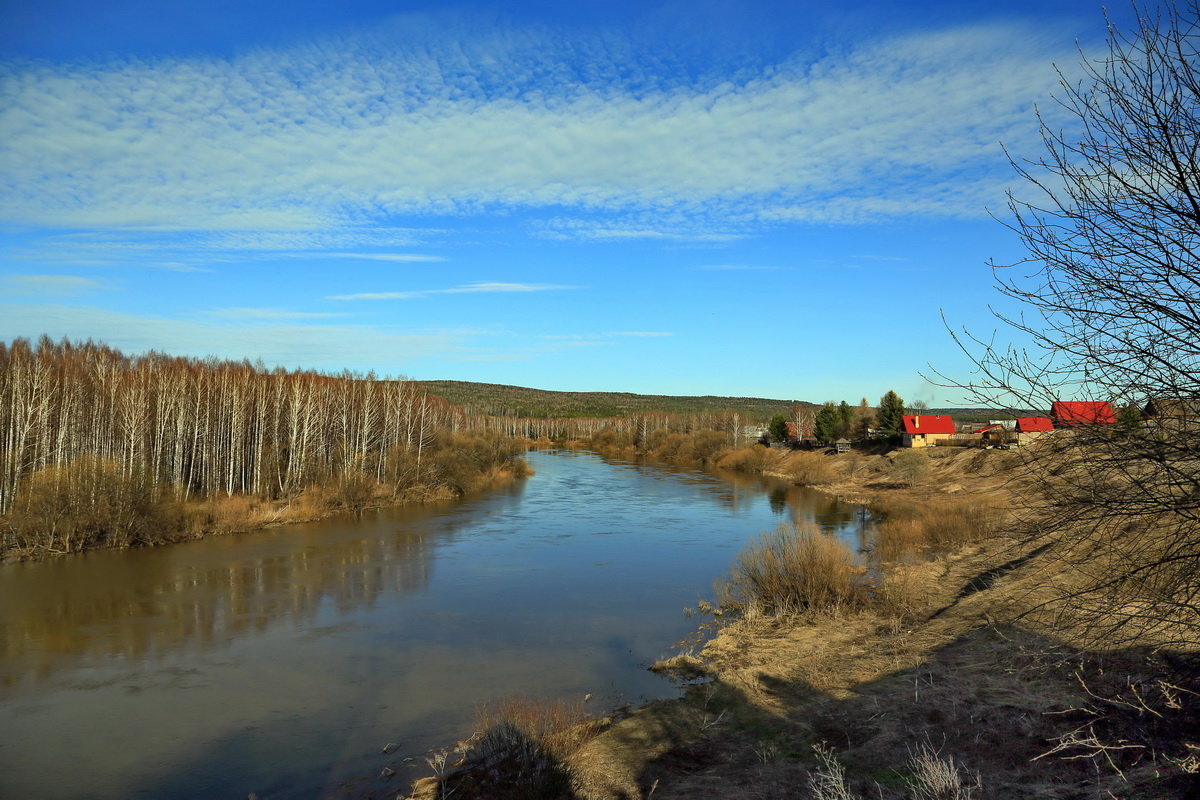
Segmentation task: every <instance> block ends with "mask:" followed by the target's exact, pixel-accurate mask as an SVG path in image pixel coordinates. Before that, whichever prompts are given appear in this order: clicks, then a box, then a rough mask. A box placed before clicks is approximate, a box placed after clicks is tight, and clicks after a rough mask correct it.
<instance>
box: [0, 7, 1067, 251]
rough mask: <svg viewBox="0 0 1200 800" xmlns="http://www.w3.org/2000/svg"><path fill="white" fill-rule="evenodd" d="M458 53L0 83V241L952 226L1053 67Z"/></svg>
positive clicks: (590, 46)
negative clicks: (184, 234) (661, 226)
mask: <svg viewBox="0 0 1200 800" xmlns="http://www.w3.org/2000/svg"><path fill="white" fill-rule="evenodd" d="M459 36H460V37H461V38H460V39H459V40H455V41H439V40H436V39H433V40H430V39H429V38H428V37H426V38H421V37H420V36H417V35H416V34H414V33H413V32H412V31H409V30H406V29H403V28H399V29H395V30H392V31H391V32H389V33H373V34H369V35H368V34H363V35H360V36H357V37H355V36H349V37H343V38H341V39H337V40H331V41H327V42H321V43H316V44H309V45H304V46H296V47H291V48H277V49H274V50H264V51H257V52H253V53H249V54H246V55H243V56H239V57H235V58H230V59H201V58H193V59H162V60H156V61H133V60H123V61H111V62H107V63H100V64H89V65H78V64H72V65H54V64H44V63H20V64H10V65H8V66H7V68H6V69H5V70H4V71H3V72H2V73H0V76H2V78H0V80H2V84H0V109H2V111H0V138H2V139H3V141H4V142H5V144H6V147H5V148H4V149H3V150H2V151H0V175H3V176H4V177H3V179H2V183H0V188H2V189H3V191H0V215H3V217H4V218H5V219H7V220H9V221H10V222H16V223H23V224H28V225H36V226H71V227H80V228H90V229H103V228H119V227H135V228H143V229H144V228H157V229H162V230H168V231H169V230H206V231H216V230H223V231H230V232H238V231H247V232H251V231H309V230H333V229H338V228H340V227H349V226H358V227H359V228H361V227H362V225H363V224H364V222H365V223H367V224H382V223H383V221H384V220H385V219H387V218H388V217H389V215H395V214H416V215H419V214H434V213H436V214H452V215H454V214H475V213H479V212H481V211H488V210H490V209H501V210H503V209H514V208H515V209H541V208H554V209H556V210H557V211H561V210H563V209H566V210H567V214H568V215H574V216H575V217H577V218H576V219H572V218H571V217H564V218H563V219H562V221H560V223H558V224H556V225H555V226H554V227H553V228H552V233H553V234H554V235H562V236H578V237H588V236H593V237H596V238H623V237H647V236H654V235H658V234H656V228H655V227H654V220H655V218H656V217H657V216H658V215H660V214H667V215H671V214H674V215H679V214H681V213H682V214H686V215H687V216H688V217H689V218H691V219H693V220H698V221H700V223H701V225H700V226H699V228H698V229H696V230H692V231H688V232H687V233H690V234H692V235H697V236H703V235H704V232H703V230H702V228H703V227H704V223H706V222H708V223H713V224H716V222H717V221H718V220H720V221H722V224H733V225H735V226H740V227H742V228H745V227H747V226H748V227H750V228H754V227H759V226H763V225H771V224H779V223H787V222H789V221H794V220H801V221H824V222H846V221H857V220H863V219H877V218H881V217H895V216H901V215H904V214H913V213H917V214H934V215H942V216H947V215H948V216H965V215H976V214H979V213H981V211H982V207H983V206H984V205H985V204H987V203H999V202H1002V199H1003V196H1002V189H1003V181H1004V180H1006V179H1007V177H1008V175H1009V174H1010V171H1009V170H1008V168H1007V166H1006V164H1005V162H1004V161H1003V156H1002V154H1001V153H1000V152H999V149H998V147H997V142H999V141H1005V142H1007V143H1009V144H1012V145H1015V146H1017V147H1018V149H1019V148H1020V147H1021V146H1022V145H1024V144H1032V137H1034V136H1036V130H1034V129H1033V126H1032V125H1031V111H1030V107H1031V103H1032V101H1033V100H1034V99H1036V98H1037V97H1039V96H1044V93H1045V91H1046V90H1047V89H1048V88H1050V87H1051V86H1052V85H1053V83H1054V81H1055V76H1054V74H1053V72H1052V71H1051V70H1050V68H1049V64H1050V62H1051V61H1052V60H1054V59H1055V58H1056V57H1057V58H1058V60H1060V61H1067V62H1069V63H1073V62H1074V61H1075V59H1074V58H1073V57H1072V56H1071V54H1070V52H1062V51H1059V50H1057V49H1056V48H1057V45H1052V44H1050V43H1049V40H1048V39H1045V38H1042V37H1041V36H1040V35H1039V34H1038V33H1037V32H1036V31H1033V30H1030V29H1027V28H1020V27H1014V26H1010V25H987V26H979V27H973V28H967V29H956V30H947V31H943V32H940V33H926V34H913V35H908V36H905V37H901V38H892V39H882V40H872V41H864V42H860V43H857V44H855V45H853V46H848V47H845V48H841V49H836V50H831V51H830V52H828V53H826V54H823V55H821V56H820V57H819V58H816V59H812V58H806V57H800V56H796V57H794V58H792V59H790V60H785V61H783V62H781V63H775V64H769V65H761V66H760V68H758V69H747V68H744V67H743V68H740V69H738V70H736V71H733V70H731V71H730V72H729V74H727V75H723V74H720V70H719V69H713V70H711V71H709V72H708V73H706V74H705V75H704V76H703V77H699V78H697V77H694V76H691V75H690V73H688V72H687V71H686V70H665V71H663V70H661V69H659V68H658V67H659V65H660V63H661V59H660V58H659V56H658V54H655V53H652V52H650V51H649V50H648V49H647V50H646V52H638V50H637V48H634V47H626V48H616V47H612V46H610V45H611V43H610V42H605V41H603V40H602V39H600V38H597V39H596V40H594V41H592V40H588V41H571V40H563V38H562V37H555V36H552V35H550V34H547V33H541V32H537V31H520V32H512V31H510V32H508V33H503V32H502V33H499V34H487V35H484V34H479V33H471V32H466V33H460V34H459ZM614 53H615V54H616V55H614ZM667 235H674V234H671V233H670V232H668V234H667ZM714 235H720V234H714Z"/></svg>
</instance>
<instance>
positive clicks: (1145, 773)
mask: <svg viewBox="0 0 1200 800" xmlns="http://www.w3.org/2000/svg"><path fill="white" fill-rule="evenodd" d="M889 457H890V456H889V455H880V456H877V457H873V458H879V459H889ZM931 461H932V462H933V469H932V470H931V471H930V474H929V475H927V476H925V477H924V479H923V480H921V481H919V482H914V483H913V484H911V485H905V484H901V483H896V482H892V481H889V480H886V479H882V480H881V479H880V476H881V475H886V469H872V468H866V469H862V470H861V472H860V474H858V475H854V474H851V475H841V476H839V477H841V480H833V481H830V482H828V483H825V484H823V485H817V486H813V487H812V488H816V489H820V490H821V491H823V492H826V493H828V494H831V495H834V496H837V497H839V498H841V499H844V500H849V501H853V502H858V503H865V504H868V505H880V504H882V505H886V504H888V503H892V502H905V503H912V502H919V503H923V504H930V503H932V504H936V503H937V502H938V501H939V500H940V499H948V498H950V497H961V496H963V495H968V496H969V495H971V494H974V493H978V494H988V495H995V494H996V493H1008V492H1014V491H1016V492H1019V491H1020V490H1021V487H1020V484H1019V482H1018V481H1016V480H1015V476H1014V473H1013V471H1012V467H1013V465H1014V464H1015V463H1016V461H1017V459H1015V458H1014V457H1013V454H1011V453H1004V452H1003V451H999V452H990V451H989V452H985V451H973V452H963V451H959V452H949V451H944V452H939V453H936V454H933V458H932V459H931ZM771 472H773V473H775V477H780V478H785V479H790V478H791V477H792V476H790V475H789V474H788V473H787V472H786V470H785V471H776V470H772V471H771ZM1051 569H1053V565H1052V564H1044V563H1040V562H1039V560H1038V553H1037V552H1035V550H1034V549H1033V548H1030V547H1028V546H1025V545H1021V544H1020V543H1018V542H1016V541H1014V540H1010V539H1007V538H1005V537H1004V536H994V537H990V538H989V539H987V540H985V541H981V542H978V543H974V544H971V545H969V546H967V547H963V548H960V549H958V550H956V551H954V552H951V553H947V554H944V555H941V556H939V557H937V558H932V559H929V560H924V561H921V562H919V563H914V564H910V565H908V566H907V567H906V572H907V577H908V579H909V580H910V581H912V584H913V586H914V587H917V588H918V591H917V594H919V595H920V596H921V597H922V598H923V602H922V603H921V604H920V606H919V607H917V608H914V609H912V610H911V611H910V613H906V614H899V615H883V614H880V613H879V612H878V610H875V609H859V610H841V611H828V612H823V613H819V614H815V615H806V616H803V617H800V616H795V617H772V618H757V619H740V620H735V621H732V622H728V621H726V620H725V619H724V618H718V619H717V620H715V621H714V622H713V624H712V625H711V630H713V633H714V635H713V636H712V638H710V639H709V640H708V641H707V643H706V644H704V645H703V647H701V648H699V649H698V650H695V651H693V652H691V653H688V654H686V656H685V658H684V659H682V660H681V662H680V663H681V664H683V665H685V667H686V668H685V669H684V670H683V673H682V675H681V677H682V679H683V682H684V683H685V690H684V693H683V696H682V697H680V698H678V699H673V700H659V701H655V702H652V703H650V704H647V705H646V706H644V707H641V708H638V709H634V710H631V711H629V710H622V711H620V712H618V713H615V714H611V715H609V716H606V717H603V718H600V719H593V720H590V721H589V722H588V723H587V724H586V725H584V726H582V727H579V728H576V729H575V731H574V734H573V735H572V736H570V737H566V738H567V740H568V741H566V742H564V743H563V744H561V745H560V746H558V747H555V746H551V747H549V748H546V747H545V746H544V745H543V744H541V743H539V742H536V741H533V740H531V739H529V738H528V737H523V736H522V735H521V733H520V732H519V731H509V733H510V734H511V735H510V736H509V737H508V738H507V740H504V741H490V742H489V741H487V737H486V734H485V735H484V736H483V740H484V741H483V742H482V743H483V744H485V745H486V746H484V747H482V748H481V747H480V746H479V745H480V744H481V740H480V738H479V737H477V738H476V739H475V740H474V741H468V742H467V743H465V744H464V745H463V746H462V747H461V748H460V751H459V752H460V754H462V755H463V756H464V758H463V761H462V763H461V764H460V766H459V767H458V768H457V769H449V770H447V771H445V772H444V774H442V775H440V776H434V777H431V778H426V779H422V780H420V781H418V782H417V783H415V784H414V785H413V791H412V794H411V797H413V798H419V800H432V799H433V798H440V797H443V796H445V795H446V792H447V791H449V792H453V793H454V796H456V797H473V798H501V797H505V798H519V797H530V798H533V797H540V798H544V800H549V799H550V798H564V799H565V798H573V799H575V800H624V799H627V798H650V797H653V798H656V799H661V798H674V799H678V800H683V798H699V797H723V798H733V799H734V800H739V799H740V798H745V799H746V800H750V798H756V799H762V798H766V799H767V800H770V798H780V799H781V800H782V798H785V797H787V798H794V797H809V796H811V797H818V796H819V795H817V794H814V793H812V792H808V793H806V792H805V789H804V788H803V787H805V786H807V785H808V781H809V779H810V776H812V775H813V774H814V771H816V770H819V768H820V754H819V753H818V752H817V751H816V750H815V749H814V748H816V747H824V748H827V749H826V751H825V752H826V753H829V754H832V756H833V757H834V759H835V761H836V763H837V764H839V765H840V766H841V768H842V769H844V770H845V776H846V783H847V785H848V787H849V788H850V790H851V791H852V792H854V793H855V794H853V796H854V797H881V798H892V797H894V798H904V797H909V796H912V795H910V794H909V793H908V792H909V782H910V781H911V779H912V774H913V758H914V756H916V755H918V754H919V753H920V752H921V749H922V748H923V747H928V748H929V749H930V750H931V751H936V752H937V753H939V754H940V756H941V757H942V758H944V759H948V760H953V762H954V764H955V765H957V767H958V769H959V773H960V776H961V779H962V782H963V785H964V788H971V787H973V791H974V794H971V795H965V794H964V795H960V796H972V797H976V798H979V797H985V798H992V797H995V798H1008V797H1012V798H1026V797H1046V798H1081V797H1090V796H1097V797H1099V796H1108V795H1106V794H1104V792H1111V796H1112V797H1129V798H1133V797H1158V798H1177V797H1182V796H1184V792H1186V791H1187V787H1188V785H1189V784H1190V781H1191V778H1190V777H1189V776H1188V775H1187V774H1185V772H1184V771H1183V770H1182V769H1180V767H1179V765H1178V764H1170V763H1163V762H1161V761H1159V762H1154V763H1145V764H1134V765H1132V766H1130V765H1128V764H1126V765H1125V769H1124V772H1123V777H1118V775H1120V773H1115V772H1113V771H1111V770H1110V771H1108V772H1106V773H1104V774H1103V775H1102V774H1101V771H1099V770H1097V769H1096V766H1095V764H1094V762H1093V761H1092V760H1091V759H1089V758H1075V759H1063V758H1062V757H1061V756H1063V755H1079V754H1078V753H1071V752H1066V753H1064V752H1062V751H1060V752H1059V753H1058V754H1057V755H1047V754H1048V753H1050V751H1051V750H1053V749H1054V748H1055V746H1056V744H1059V743H1061V742H1062V741H1063V739H1062V737H1063V736H1064V735H1069V734H1070V732H1071V731H1072V730H1073V729H1076V728H1078V727H1079V726H1080V724H1081V723H1086V722H1087V718H1086V714H1087V712H1086V709H1087V708H1088V707H1089V703H1094V701H1095V696H1096V693H1097V692H1098V691H1099V692H1103V691H1104V690H1105V689H1106V688H1112V689H1113V690H1114V691H1115V690H1119V689H1121V688H1124V687H1123V686H1122V685H1119V684H1121V681H1122V680H1124V681H1126V682H1128V681H1132V680H1134V679H1135V678H1136V679H1137V680H1142V681H1153V680H1154V678H1155V676H1156V675H1159V674H1163V673H1170V671H1171V670H1172V669H1175V668H1176V666H1177V665H1175V664H1173V663H1169V660H1170V657H1169V656H1165V655H1156V654H1154V653H1153V652H1151V650H1152V648H1151V647H1150V644H1151V643H1147V647H1145V648H1135V649H1127V650H1106V651H1097V650H1096V649H1095V648H1094V647H1091V648H1088V647H1085V646H1083V644H1082V642H1081V641H1080V640H1078V639H1077V637H1075V636H1074V632H1073V631H1071V630H1066V629H1063V628H1062V627H1061V624H1059V621H1058V620H1057V619H1056V618H1055V617H1054V615H1053V614H1051V613H1048V612H1046V613H1042V612H1038V611H1036V610H1035V609H1036V607H1037V605H1038V603H1039V602H1041V601H1042V600H1043V599H1045V597H1044V596H1043V595H1042V594H1041V593H1040V592H1041V590H1042V588H1044V586H1045V585H1046V582H1047V580H1053V576H1052V575H1049V574H1048V573H1047V570H1051ZM678 665H679V664H677V665H676V666H678ZM1115 676H1122V677H1120V678H1117V677H1115ZM1131 676H1134V677H1131ZM1114 681H1115V682H1116V683H1115V684H1114V683H1113V682H1114ZM514 743H516V744H519V745H520V746H521V747H523V748H524V749H525V758H515V757H514V755H513V753H512V751H511V749H506V748H508V747H510V746H511V745H513V744H514ZM531 769H532V770H533V771H534V772H540V774H541V777H540V778H538V779H537V780H535V781H534V782H533V783H532V784H531V783H530V782H529V778H530V775H529V774H528V773H529V771H530V770H531ZM539 781H540V782H539Z"/></svg>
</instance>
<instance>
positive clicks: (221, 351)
mask: <svg viewBox="0 0 1200 800" xmlns="http://www.w3.org/2000/svg"><path fill="white" fill-rule="evenodd" d="M30 331H37V332H39V333H45V334H47V335H49V336H50V337H51V338H54V339H58V338H64V337H65V338H69V339H76V340H83V339H89V338H90V339H99V340H102V341H104V342H105V343H106V344H109V345H112V346H114V347H117V348H120V349H122V350H124V351H126V352H129V353H136V352H144V351H147V350H160V351H166V352H170V353H174V354H177V355H191V356H201V357H202V356H208V355H214V356H218V357H220V358H233V359H239V360H240V359H243V358H249V359H257V358H261V359H263V360H264V361H266V362H267V363H269V364H279V365H283V366H289V367H292V366H304V367H310V368H317V369H333V370H341V369H343V368H350V369H375V370H377V371H380V372H386V373H389V374H398V373H402V372H404V371H405V370H406V369H407V368H408V365H410V364H412V363H413V362H415V361H420V360H425V359H442V360H444V359H450V358H454V359H461V358H474V357H476V356H477V355H478V353H479V352H481V351H479V350H478V349H477V348H475V347H473V346H472V345H471V343H470V342H469V341H468V340H467V339H466V337H465V336H463V335H457V334H449V333H443V332H426V331H404V330H398V329H396V328H394V327H388V326H381V325H353V324H344V323H321V322H314V321H307V322H304V321H300V320H295V321H294V322H289V321H288V318H286V317H281V318H278V319H275V320H269V319H266V318H262V317H260V318H257V319H251V318H242V319H237V318H234V319H228V320H196V319H179V318H173V317H168V316H158V315H152V314H130V313H125V312H120V311H114V310H111V309H104V308H96V307H90V306H78V305H64V304H61V303H59V304H52V303H0V341H3V340H6V339H11V338H16V337H19V336H28V335H29V332H30Z"/></svg>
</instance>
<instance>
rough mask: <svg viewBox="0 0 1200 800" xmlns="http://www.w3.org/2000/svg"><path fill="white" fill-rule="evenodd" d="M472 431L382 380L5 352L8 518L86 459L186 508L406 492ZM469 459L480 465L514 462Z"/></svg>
mask: <svg viewBox="0 0 1200 800" xmlns="http://www.w3.org/2000/svg"><path fill="white" fill-rule="evenodd" d="M464 422H465V419H464V418H463V415H462V412H461V411H460V410H458V409H456V408H454V407H451V406H449V405H448V404H447V403H445V402H444V401H442V400H440V399H439V398H437V397H434V396H431V395H427V394H425V393H424V392H421V391H417V390H415V389H414V388H413V387H412V386H410V384H408V383H406V382H403V381H397V380H378V379H376V378H375V376H374V375H373V374H368V375H356V374H351V373H349V372H347V373H343V374H340V375H328V374H322V373H318V372H313V371H308V370H294V371H287V370H283V369H274V370H268V369H266V368H264V367H262V366H254V365H252V364H250V363H248V362H232V361H218V360H215V359H205V360H200V359H194V358H179V357H171V356H167V355H163V354H159V353H148V354H145V355H140V356H126V355H124V354H122V353H120V352H118V351H117V350H114V349H112V348H110V347H106V346H104V345H101V344H94V343H91V342H88V343H84V344H75V343H70V342H66V341H63V342H52V341H50V340H48V339H45V338H43V339H42V340H41V341H40V342H38V343H37V344H36V345H33V344H31V343H30V342H28V341H26V340H21V339H18V340H15V341H13V342H11V343H10V344H7V345H6V344H4V343H0V514H3V513H7V512H8V511H9V510H10V509H11V508H12V507H13V504H14V502H15V501H16V499H17V496H18V493H19V492H20V490H21V486H22V484H23V482H26V481H28V479H29V478H30V476H33V475H35V474H37V473H39V472H42V471H45V470H47V469H50V468H53V467H58V466H63V465H69V464H73V463H75V462H77V461H80V460H81V459H85V458H86V459H94V460H99V461H103V462H105V463H108V464H110V465H113V467H114V468H115V469H116V470H117V471H118V472H119V473H120V474H121V475H122V476H124V477H126V478H133V477H137V478H138V479H139V480H145V481H148V482H149V483H150V484H151V485H153V486H154V487H155V488H156V490H161V491H162V492H164V493H166V494H168V495H169V496H172V497H173V498H174V499H177V500H187V499H189V498H194V497H197V496H201V497H203V496H210V495H214V494H217V493H227V494H233V493H245V494H250V495H255V496H258V497H269V498H274V497H282V496H288V495H289V494H291V493H295V492H297V491H299V490H301V489H303V488H305V487H307V486H312V485H315V484H320V483H322V482H330V481H332V482H336V481H345V480H357V481H363V480H369V481H373V482H375V483H378V484H381V485H384V486H390V487H393V488H394V489H395V490H396V491H399V490H400V489H402V488H404V487H405V486H411V485H420V484H421V483H423V482H426V481H432V480H435V479H436V478H437V477H438V476H437V475H436V474H435V473H436V472H437V471H438V470H443V471H444V470H445V468H446V466H447V465H446V463H445V459H437V458H435V457H434V455H435V453H436V451H437V450H439V448H441V449H445V447H447V446H450V442H449V441H448V440H449V438H450V437H451V436H452V435H453V434H452V433H451V432H453V431H456V430H458V429H459V428H461V427H462V426H463V424H464ZM469 449H470V450H471V455H472V458H474V459H475V460H478V459H480V458H482V459H484V460H489V459H491V458H492V457H493V456H494V457H495V458H496V459H499V460H503V459H504V458H506V457H508V456H510V455H512V453H513V452H514V451H511V450H510V449H507V448H500V449H502V450H504V452H503V453H501V452H499V451H496V452H492V451H493V450H496V448H488V447H473V448H469ZM475 466H478V467H479V468H480V469H481V470H485V471H486V469H488V468H490V466H492V465H490V464H479V465H475ZM62 474H63V475H64V476H69V475H70V474H71V473H70V472H69V471H63V472H62Z"/></svg>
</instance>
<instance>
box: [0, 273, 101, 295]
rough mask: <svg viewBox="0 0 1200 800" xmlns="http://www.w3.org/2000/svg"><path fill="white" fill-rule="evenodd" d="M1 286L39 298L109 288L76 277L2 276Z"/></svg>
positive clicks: (99, 282)
mask: <svg viewBox="0 0 1200 800" xmlns="http://www.w3.org/2000/svg"><path fill="white" fill-rule="evenodd" d="M0 285H3V286H4V287H5V288H6V289H7V290H8V291H9V292H12V293H14V294H24V295H39V296H65V295H76V294H83V293H85V292H94V291H96V290H98V289H106V288H108V285H107V284H106V283H104V282H103V281H98V280H96V279H94V278H83V277H79V276H76V275H0Z"/></svg>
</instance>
